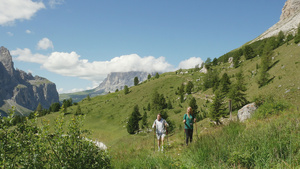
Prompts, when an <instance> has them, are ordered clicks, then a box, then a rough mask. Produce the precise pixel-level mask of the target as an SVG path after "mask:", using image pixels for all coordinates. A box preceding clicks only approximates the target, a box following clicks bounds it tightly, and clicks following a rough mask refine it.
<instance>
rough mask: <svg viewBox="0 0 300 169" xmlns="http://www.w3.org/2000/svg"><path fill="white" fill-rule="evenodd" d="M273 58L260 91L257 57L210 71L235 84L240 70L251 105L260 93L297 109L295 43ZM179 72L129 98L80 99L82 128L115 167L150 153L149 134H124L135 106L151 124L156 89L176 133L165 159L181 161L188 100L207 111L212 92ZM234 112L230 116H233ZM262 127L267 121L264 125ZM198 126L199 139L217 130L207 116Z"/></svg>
mask: <svg viewBox="0 0 300 169" xmlns="http://www.w3.org/2000/svg"><path fill="white" fill-rule="evenodd" d="M273 57H274V59H273V60H272V64H273V66H272V67H271V68H270V69H269V71H268V73H269V74H270V79H271V80H270V82H269V83H268V84H267V85H265V86H263V87H261V88H259V87H258V84H257V82H256V81H257V78H258V74H257V73H255V72H257V70H256V68H257V65H259V64H260V60H261V59H260V58H259V57H255V58H253V59H249V60H245V58H244V56H242V58H241V61H242V63H241V66H240V67H238V68H229V67H230V63H221V64H220V65H217V66H214V67H213V69H214V70H219V71H220V72H219V77H221V75H222V74H223V73H225V72H226V73H227V74H228V75H229V77H230V80H231V81H234V74H235V73H237V72H238V71H240V70H241V69H242V70H243V72H244V76H245V82H246V84H247V85H246V86H247V91H246V94H247V95H246V96H247V99H248V100H249V101H253V100H254V98H255V97H259V95H264V96H270V97H273V98H274V99H275V100H278V101H284V102H288V103H290V104H291V105H292V107H298V106H299V105H300V78H299V74H300V67H299V66H300V47H299V46H298V45H297V44H294V43H293V40H292V41H291V42H289V43H286V44H284V45H282V46H280V47H279V48H277V49H276V50H274V54H273ZM181 72H182V73H180V71H179V70H178V71H176V72H169V73H164V74H162V75H160V77H159V78H158V79H155V78H151V79H150V80H147V81H145V82H143V83H142V84H140V85H138V86H134V87H131V88H130V92H129V94H127V95H125V94H124V91H119V92H116V93H110V94H107V95H103V96H96V97H94V98H91V100H90V101H89V100H87V99H84V100H83V101H81V102H79V105H80V107H81V111H82V113H83V114H85V115H86V117H85V125H84V126H85V128H86V129H89V130H91V131H92V135H91V137H92V138H93V139H95V140H100V141H102V142H104V143H105V144H106V145H108V146H109V147H110V149H111V154H112V156H113V161H114V162H115V165H116V166H118V165H121V166H122V165H123V164H127V163H126V161H127V162H129V163H130V161H132V160H133V159H135V158H139V156H140V153H141V152H144V153H145V152H147V153H149V152H151V151H152V150H153V133H152V132H151V133H141V134H138V135H129V134H128V133H127V130H126V122H127V121H128V118H129V116H130V114H131V113H132V111H133V107H134V106H135V105H138V106H139V111H140V113H141V114H142V115H143V114H144V112H145V111H146V112H147V114H148V124H149V126H151V125H152V123H153V121H154V119H155V117H156V114H157V112H152V111H148V110H147V106H148V103H151V102H152V98H153V93H154V91H157V92H158V93H159V94H163V95H164V97H165V98H166V101H168V100H170V101H171V103H172V106H173V109H165V111H166V112H167V114H168V115H169V118H170V119H171V120H172V121H174V123H175V126H176V129H175V131H174V133H173V134H172V135H170V137H169V143H170V146H169V150H168V153H167V154H166V156H164V158H167V159H169V158H171V159H172V158H175V159H177V158H179V157H178V156H177V155H176V154H181V151H182V148H183V147H182V145H183V132H182V127H183V125H182V123H181V121H182V116H183V114H184V113H185V112H186V108H187V107H188V103H189V101H190V100H191V98H192V97H195V98H196V101H197V105H198V107H199V108H198V110H203V111H206V112H207V111H208V110H207V107H208V106H209V103H207V102H209V101H210V100H211V99H212V98H213V92H212V89H208V90H206V91H203V90H200V89H201V86H202V83H203V77H204V74H203V73H200V72H194V69H190V70H182V71H181ZM199 79H200V80H199ZM188 81H192V82H193V84H194V89H193V92H192V94H191V95H185V97H186V100H185V101H184V102H183V103H180V100H179V97H180V96H179V95H176V94H175V93H176V91H177V90H178V88H179V87H180V86H181V84H182V83H183V84H185V85H186V83H187V82H188ZM199 87H200V88H199ZM207 100H209V101H207ZM224 104H227V103H224ZM76 109H77V106H76V105H74V106H72V107H70V108H68V113H67V115H66V116H65V117H66V119H69V118H71V117H72V115H73V114H75V111H76ZM200 113H201V112H200ZM202 113H203V112H202ZM236 113H237V112H234V114H235V115H236ZM57 115H58V113H53V114H50V115H47V116H45V117H43V119H48V120H50V121H51V123H54V119H55V117H56V116H57ZM280 117H281V116H279V118H280ZM297 118H298V120H299V116H296V119H297ZM250 122H251V121H250ZM225 123H226V119H225ZM262 124H265V123H264V122H262ZM266 124H268V123H266ZM197 125H198V131H197V132H198V133H197V135H198V134H199V135H203V133H205V132H207V131H209V132H213V133H214V132H216V131H217V130H219V129H218V128H215V127H212V126H211V122H210V120H209V119H208V118H206V119H204V120H202V121H200V122H199V123H198V124H197ZM248 125H250V126H251V125H252V126H253V125H254V126H255V125H256V123H254V124H253V122H251V123H246V126H247V127H246V128H248ZM250 126H249V127H250ZM201 133H202V134H201ZM194 135H195V134H194ZM132 143H136V144H132ZM135 150H139V151H140V152H136V151H135ZM157 156H158V157H157ZM159 157H160V155H154V156H153V157H151V158H154V159H156V158H159ZM141 158H142V157H141ZM127 165H128V164H127ZM131 167H132V166H131Z"/></svg>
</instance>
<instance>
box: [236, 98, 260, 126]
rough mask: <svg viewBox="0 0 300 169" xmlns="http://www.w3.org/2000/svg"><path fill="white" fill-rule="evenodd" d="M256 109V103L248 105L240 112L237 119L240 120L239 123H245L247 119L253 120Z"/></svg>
mask: <svg viewBox="0 0 300 169" xmlns="http://www.w3.org/2000/svg"><path fill="white" fill-rule="evenodd" d="M256 109H257V107H256V104H255V103H250V104H247V105H245V106H244V107H243V108H241V109H240V110H239V111H238V114H237V118H238V119H239V121H241V122H243V121H245V120H246V119H249V118H251V116H252V114H253V113H254V112H255V110H256Z"/></svg>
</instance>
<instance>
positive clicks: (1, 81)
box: [0, 47, 59, 110]
mask: <svg viewBox="0 0 300 169" xmlns="http://www.w3.org/2000/svg"><path fill="white" fill-rule="evenodd" d="M5 100H12V101H13V102H15V103H17V104H18V105H20V106H23V107H25V108H27V109H30V110H35V109H36V107H37V106H38V104H39V103H41V104H42V106H43V108H49V107H50V105H51V104H52V103H55V102H59V98H58V93H57V90H56V85H55V84H54V83H52V82H50V81H49V80H47V79H45V78H42V77H39V76H35V77H33V76H32V74H30V73H28V74H27V73H26V72H24V71H22V70H15V69H14V65H13V62H12V57H11V55H10V53H9V51H8V50H7V49H6V48H4V47H1V48H0V107H1V106H2V105H3V104H4V101H5Z"/></svg>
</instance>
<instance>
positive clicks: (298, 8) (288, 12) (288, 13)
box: [253, 0, 300, 41]
mask: <svg viewBox="0 0 300 169" xmlns="http://www.w3.org/2000/svg"><path fill="white" fill-rule="evenodd" d="M299 23H300V0H287V1H286V2H285V5H284V7H283V9H282V14H281V16H280V20H279V22H277V23H276V24H275V25H273V26H272V27H271V28H269V29H268V30H267V31H266V32H264V33H263V34H261V35H260V36H259V37H257V38H256V39H254V40H253V41H257V40H261V39H265V38H268V37H271V36H276V35H278V33H279V32H280V31H283V32H284V33H285V34H290V33H291V34H294V35H295V33H297V28H298V26H299Z"/></svg>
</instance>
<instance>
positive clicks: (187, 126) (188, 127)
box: [183, 107, 196, 145]
mask: <svg viewBox="0 0 300 169" xmlns="http://www.w3.org/2000/svg"><path fill="white" fill-rule="evenodd" d="M192 111H193V110H192V108H191V107H188V108H187V113H186V114H184V116H183V123H184V131H185V134H186V140H185V143H186V145H188V144H189V140H190V142H192V140H193V124H194V122H196V118H195V117H193V114H192Z"/></svg>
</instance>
